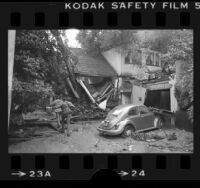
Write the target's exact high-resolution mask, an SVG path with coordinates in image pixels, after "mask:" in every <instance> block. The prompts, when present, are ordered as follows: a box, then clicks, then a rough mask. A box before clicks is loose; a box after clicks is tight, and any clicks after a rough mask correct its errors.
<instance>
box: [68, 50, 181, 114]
mask: <svg viewBox="0 0 200 188" xmlns="http://www.w3.org/2000/svg"><path fill="white" fill-rule="evenodd" d="M71 51H72V53H73V54H74V55H75V56H76V57H77V59H78V62H77V64H76V66H75V67H76V69H75V73H76V77H77V81H78V83H79V84H80V86H81V87H82V89H83V90H84V91H85V93H86V94H87V96H88V97H89V98H90V100H91V101H92V102H93V103H94V104H96V105H98V106H99V107H100V108H101V109H106V106H107V102H108V101H109V99H110V98H115V99H117V101H118V103H117V104H115V105H119V104H130V103H133V104H138V103H139V104H144V105H146V106H151V107H155V108H160V109H166V110H170V111H176V110H177V104H176V103H177V102H176V99H175V96H174V84H175V82H173V81H172V80H171V79H170V78H169V76H168V75H166V74H165V73H164V72H163V71H162V69H163V68H162V64H161V54H160V53H159V52H157V51H152V50H149V49H145V48H141V49H139V50H136V49H133V50H128V51H125V50H123V49H122V48H121V47H120V46H119V47H116V48H112V49H109V50H107V51H103V52H102V53H101V54H98V55H91V54H88V53H86V52H85V50H83V49H81V48H72V49H71Z"/></svg>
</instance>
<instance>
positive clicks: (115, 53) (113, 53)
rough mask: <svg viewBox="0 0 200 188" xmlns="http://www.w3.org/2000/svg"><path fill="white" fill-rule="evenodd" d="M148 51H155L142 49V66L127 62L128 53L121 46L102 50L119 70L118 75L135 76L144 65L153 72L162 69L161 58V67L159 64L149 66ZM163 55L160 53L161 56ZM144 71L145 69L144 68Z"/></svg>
mask: <svg viewBox="0 0 200 188" xmlns="http://www.w3.org/2000/svg"><path fill="white" fill-rule="evenodd" d="M147 52H152V53H154V56H155V52H154V51H151V50H146V49H142V59H141V66H139V65H137V64H125V57H126V53H125V52H123V51H122V49H121V48H112V49H110V50H108V51H105V52H102V55H103V56H104V57H105V59H106V60H107V61H108V63H109V64H110V65H111V66H112V67H113V69H114V70H115V71H116V72H117V74H118V76H126V75H130V76H135V75H137V74H138V72H140V70H141V69H143V66H146V67H147V68H148V69H149V70H150V71H151V72H156V71H161V60H160V59H159V65H160V66H159V67H158V66H147V65H146V53H147ZM160 56H161V55H160V54H159V57H160ZM142 71H143V70H142Z"/></svg>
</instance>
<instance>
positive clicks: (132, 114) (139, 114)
mask: <svg viewBox="0 0 200 188" xmlns="http://www.w3.org/2000/svg"><path fill="white" fill-rule="evenodd" d="M163 125H164V120H163V119H162V117H160V116H158V115H156V114H155V113H154V112H153V111H151V110H150V109H149V108H148V107H146V106H144V105H134V104H127V105H119V106H117V107H115V108H114V109H112V110H111V111H110V112H109V113H108V115H107V117H106V119H105V120H104V121H102V122H101V124H100V126H99V127H98V128H97V130H98V131H99V132H100V133H102V134H107V135H122V136H123V137H128V136H130V135H131V134H132V132H134V131H138V132H139V131H145V130H150V129H155V128H161V127H163Z"/></svg>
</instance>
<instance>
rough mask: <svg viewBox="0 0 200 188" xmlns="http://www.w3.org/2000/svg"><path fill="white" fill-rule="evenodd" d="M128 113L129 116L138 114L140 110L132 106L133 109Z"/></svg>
mask: <svg viewBox="0 0 200 188" xmlns="http://www.w3.org/2000/svg"><path fill="white" fill-rule="evenodd" d="M128 115H129V116H134V115H138V110H137V108H136V107H134V108H131V109H130V110H129V112H128Z"/></svg>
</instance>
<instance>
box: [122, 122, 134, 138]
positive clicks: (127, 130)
mask: <svg viewBox="0 0 200 188" xmlns="http://www.w3.org/2000/svg"><path fill="white" fill-rule="evenodd" d="M134 131H135V129H134V127H133V126H132V125H126V126H125V127H124V130H123V132H122V137H123V138H127V137H130V136H131V135H132V133H133V132H134Z"/></svg>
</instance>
